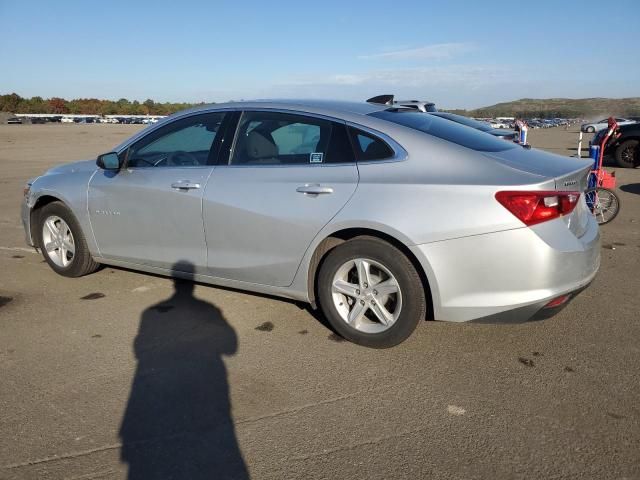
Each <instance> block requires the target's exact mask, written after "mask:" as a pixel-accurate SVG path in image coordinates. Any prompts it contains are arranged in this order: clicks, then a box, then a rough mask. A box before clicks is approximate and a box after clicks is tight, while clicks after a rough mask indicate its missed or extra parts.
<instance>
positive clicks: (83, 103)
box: [0, 93, 204, 115]
mask: <svg viewBox="0 0 640 480" xmlns="http://www.w3.org/2000/svg"><path fill="white" fill-rule="evenodd" d="M203 103H204V102H202V103H200V104H195V103H170V102H165V103H160V102H155V101H153V100H151V99H150V98H149V99H147V100H145V101H144V102H139V101H137V100H133V101H129V100H127V99H126V98H121V99H120V100H100V99H97V98H74V99H73V100H66V99H64V98H59V97H52V98H42V97H31V98H25V97H21V96H20V95H18V94H17V93H10V94H7V95H0V112H11V113H51V114H54V115H64V114H67V113H73V114H86V115H170V114H172V113H175V112H177V111H179V110H184V109H185V108H190V107H193V106H195V105H202V104H203Z"/></svg>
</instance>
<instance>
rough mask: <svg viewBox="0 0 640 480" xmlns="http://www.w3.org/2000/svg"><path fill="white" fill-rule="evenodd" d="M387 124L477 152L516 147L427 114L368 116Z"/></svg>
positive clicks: (384, 112)
mask: <svg viewBox="0 0 640 480" xmlns="http://www.w3.org/2000/svg"><path fill="white" fill-rule="evenodd" d="M370 115H371V116H372V117H377V118H381V119H382V120H387V121H389V122H393V123H397V124H399V125H404V126H405V127H409V128H413V129H415V130H420V131H421V132H424V133H427V134H429V135H433V136H434V137H438V138H441V139H443V140H446V141H448V142H453V143H456V144H458V145H461V146H463V147H466V148H470V149H472V150H477V151H479V152H501V151H504V150H511V149H513V148H517V146H516V145H515V144H513V143H510V142H505V141H504V140H500V139H499V138H496V137H494V136H493V135H491V134H490V133H485V132H481V131H480V130H476V129H474V128H471V127H467V126H464V125H461V124H459V123H455V122H452V121H450V120H445V119H444V118H439V117H437V116H435V115H429V114H428V113H418V112H411V111H407V110H382V111H379V112H373V113H371V114H370Z"/></svg>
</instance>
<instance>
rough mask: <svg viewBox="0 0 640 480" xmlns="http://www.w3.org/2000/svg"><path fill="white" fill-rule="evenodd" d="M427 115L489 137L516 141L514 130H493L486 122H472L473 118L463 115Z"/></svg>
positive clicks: (436, 113)
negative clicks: (477, 131)
mask: <svg viewBox="0 0 640 480" xmlns="http://www.w3.org/2000/svg"><path fill="white" fill-rule="evenodd" d="M429 114H430V115H435V116H437V117H440V118H446V119H447V120H451V121H452V122H456V123H460V124H462V125H466V126H467V127H471V128H475V129H476V130H480V131H481V132H486V133H490V134H491V135H493V136H495V137H498V138H501V139H502V140H510V141H513V140H515V139H516V132H515V131H514V130H509V129H506V128H493V126H492V125H491V124H490V123H488V122H481V121H478V120H474V119H473V118H469V117H465V116H463V115H457V114H455V113H447V112H430V113H429Z"/></svg>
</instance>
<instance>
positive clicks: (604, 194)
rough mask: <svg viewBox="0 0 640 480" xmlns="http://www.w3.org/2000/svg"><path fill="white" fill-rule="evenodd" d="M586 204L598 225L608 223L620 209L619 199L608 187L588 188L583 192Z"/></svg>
mask: <svg viewBox="0 0 640 480" xmlns="http://www.w3.org/2000/svg"><path fill="white" fill-rule="evenodd" d="M584 195H585V200H586V201H587V205H588V206H589V209H590V210H591V213H593V216H594V217H595V218H596V221H597V222H598V224H599V225H604V224H605V223H609V222H610V221H611V220H613V219H614V218H616V216H617V215H618V212H619V211H620V199H619V198H618V196H617V195H616V194H615V193H614V192H613V190H609V189H608V188H603V187H596V188H590V189H589V190H587V191H586V192H584Z"/></svg>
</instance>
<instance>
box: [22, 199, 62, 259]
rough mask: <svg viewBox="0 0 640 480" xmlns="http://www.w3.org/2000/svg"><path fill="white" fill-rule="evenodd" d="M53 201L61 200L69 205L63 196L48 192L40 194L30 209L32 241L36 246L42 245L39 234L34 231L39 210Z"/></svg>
mask: <svg viewBox="0 0 640 480" xmlns="http://www.w3.org/2000/svg"><path fill="white" fill-rule="evenodd" d="M53 202H61V203H63V204H64V205H65V206H67V204H66V203H65V202H64V200H62V199H61V198H59V197H56V196H54V195H51V194H48V193H46V194H43V195H40V196H39V197H38V198H37V199H36V201H35V203H34V204H33V206H32V207H31V209H30V211H29V234H30V235H31V241H32V242H33V244H34V245H35V246H36V247H40V245H38V235H34V233H33V227H34V226H35V223H36V218H37V214H38V213H37V212H39V211H40V210H41V209H42V208H43V207H45V206H46V205H49V204H50V203H53ZM67 208H68V206H67Z"/></svg>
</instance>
